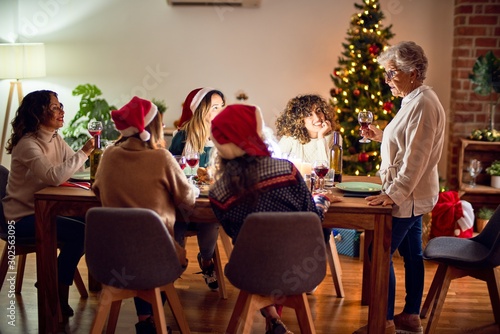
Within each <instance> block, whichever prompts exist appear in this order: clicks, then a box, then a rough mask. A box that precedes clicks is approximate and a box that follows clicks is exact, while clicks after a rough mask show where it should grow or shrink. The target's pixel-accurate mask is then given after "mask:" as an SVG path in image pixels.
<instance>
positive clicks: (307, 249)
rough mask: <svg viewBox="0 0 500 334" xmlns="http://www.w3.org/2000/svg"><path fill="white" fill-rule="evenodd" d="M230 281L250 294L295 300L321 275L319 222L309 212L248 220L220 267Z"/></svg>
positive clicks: (271, 214) (252, 216) (263, 215)
mask: <svg viewBox="0 0 500 334" xmlns="http://www.w3.org/2000/svg"><path fill="white" fill-rule="evenodd" d="M225 274H226V277H227V278H228V279H229V281H230V282H231V283H232V284H233V285H234V286H235V287H237V288H239V289H241V290H245V291H248V292H250V293H255V294H261V295H268V296H269V295H273V296H279V295H282V296H287V295H297V294H301V293H304V292H308V291H311V290H312V289H314V288H315V287H316V286H317V285H318V284H319V283H320V282H321V281H322V280H323V278H324V277H325V274H326V251H325V241H324V236H323V232H322V228H321V221H320V219H319V217H318V215H317V214H315V213H313V212H258V213H252V214H250V215H249V216H248V217H247V218H246V220H245V223H244V224H243V226H242V228H241V230H240V232H239V234H238V238H237V239H236V242H235V245H234V249H233V252H232V253H231V257H230V259H229V262H228V264H227V265H226V267H225Z"/></svg>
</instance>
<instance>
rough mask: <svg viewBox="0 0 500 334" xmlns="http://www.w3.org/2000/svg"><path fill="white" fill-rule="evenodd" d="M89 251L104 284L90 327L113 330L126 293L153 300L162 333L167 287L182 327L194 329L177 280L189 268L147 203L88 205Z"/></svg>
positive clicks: (94, 273)
mask: <svg viewBox="0 0 500 334" xmlns="http://www.w3.org/2000/svg"><path fill="white" fill-rule="evenodd" d="M85 254H86V256H85V257H86V260H87V266H88V269H89V272H90V273H91V274H92V276H93V277H94V278H95V279H96V280H97V281H98V282H100V283H101V284H102V290H101V293H100V297H99V305H98V307H97V311H96V316H95V318H94V321H93V324H92V329H91V333H96V334H97V333H99V334H100V333H101V332H102V330H103V328H104V325H105V322H106V319H107V318H108V315H109V319H108V325H107V331H106V332H107V333H114V331H115V328H116V324H117V321H118V315H119V313H120V306H121V302H122V300H124V299H128V298H132V297H139V298H142V299H144V300H145V301H147V302H149V303H151V305H152V306H153V314H154V320H155V326H156V331H157V333H163V334H166V333H167V329H166V322H165V314H164V310H163V305H162V299H161V296H160V293H161V292H162V291H164V292H165V293H166V296H167V301H168V304H169V305H170V308H171V309H172V313H173V315H174V318H175V320H176V322H177V324H178V326H179V329H180V331H181V333H190V331H189V326H188V323H187V321H186V318H185V316H184V311H183V308H182V305H181V303H180V300H179V297H178V295H177V292H176V291H175V287H174V284H173V283H174V281H175V280H176V279H177V278H179V276H180V275H181V274H182V272H183V271H184V268H182V266H181V264H180V262H179V259H178V257H177V252H176V250H175V246H174V241H173V239H172V237H171V236H170V234H169V233H168V231H167V228H166V226H165V224H164V223H163V221H162V219H161V218H160V216H159V215H158V214H157V213H156V212H154V211H152V210H150V209H142V208H101V207H96V208H92V209H89V211H88V212H87V215H86V229H85Z"/></svg>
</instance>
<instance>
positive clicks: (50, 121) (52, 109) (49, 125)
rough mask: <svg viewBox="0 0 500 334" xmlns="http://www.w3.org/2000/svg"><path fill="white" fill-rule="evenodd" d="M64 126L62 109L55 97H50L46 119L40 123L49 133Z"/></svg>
mask: <svg viewBox="0 0 500 334" xmlns="http://www.w3.org/2000/svg"><path fill="white" fill-rule="evenodd" d="M63 125H64V107H63V105H62V103H60V102H59V99H58V98H57V97H56V96H55V95H51V96H50V104H49V106H48V110H47V119H46V120H45V121H44V122H43V123H42V126H44V127H45V128H46V129H47V130H49V131H55V130H57V129H59V128H61V127H62V126H63Z"/></svg>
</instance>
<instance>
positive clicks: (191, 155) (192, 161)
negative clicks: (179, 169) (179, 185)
mask: <svg viewBox="0 0 500 334" xmlns="http://www.w3.org/2000/svg"><path fill="white" fill-rule="evenodd" d="M186 162H187V164H188V165H189V168H190V169H191V170H190V173H189V175H188V176H189V179H190V180H191V181H193V177H194V173H193V172H194V168H195V167H196V165H198V162H200V155H199V154H198V152H187V153H186Z"/></svg>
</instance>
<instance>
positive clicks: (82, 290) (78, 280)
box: [73, 268, 89, 298]
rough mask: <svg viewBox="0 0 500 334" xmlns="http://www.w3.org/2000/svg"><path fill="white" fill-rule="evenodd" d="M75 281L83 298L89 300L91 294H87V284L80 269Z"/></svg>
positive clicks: (76, 272)
mask: <svg viewBox="0 0 500 334" xmlns="http://www.w3.org/2000/svg"><path fill="white" fill-rule="evenodd" d="M73 281H74V282H75V286H76V288H77V289H78V292H79V293H80V297H81V298H88V297H89V293H88V292H87V288H86V287H85V283H83V279H82V275H81V274H80V271H79V270H78V268H76V270H75V276H74V277H73Z"/></svg>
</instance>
